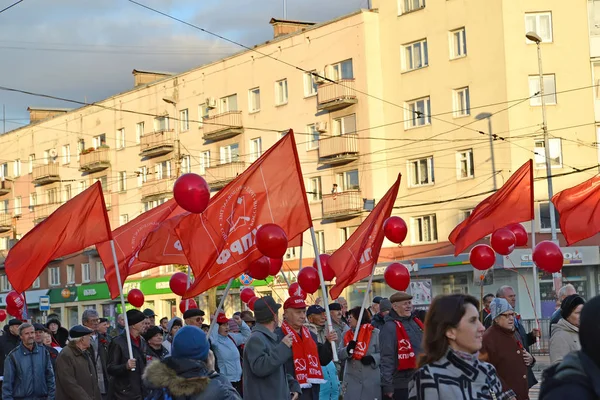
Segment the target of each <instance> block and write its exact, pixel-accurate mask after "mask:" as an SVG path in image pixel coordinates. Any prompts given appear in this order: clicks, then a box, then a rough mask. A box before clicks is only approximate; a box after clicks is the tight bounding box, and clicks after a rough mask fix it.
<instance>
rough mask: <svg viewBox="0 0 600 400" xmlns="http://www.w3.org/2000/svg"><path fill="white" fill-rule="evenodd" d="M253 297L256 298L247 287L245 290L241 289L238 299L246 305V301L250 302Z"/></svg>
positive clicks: (252, 291)
mask: <svg viewBox="0 0 600 400" xmlns="http://www.w3.org/2000/svg"><path fill="white" fill-rule="evenodd" d="M254 296H256V295H255V294H254V290H252V289H251V288H249V287H247V288H243V289H242V291H241V292H240V299H241V300H242V301H243V302H244V303H248V301H250V299H251V298H253V297H254Z"/></svg>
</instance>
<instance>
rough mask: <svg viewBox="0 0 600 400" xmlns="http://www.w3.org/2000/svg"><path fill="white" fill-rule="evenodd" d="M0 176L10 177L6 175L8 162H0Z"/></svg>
mask: <svg viewBox="0 0 600 400" xmlns="http://www.w3.org/2000/svg"><path fill="white" fill-rule="evenodd" d="M0 178H2V179H4V178H10V177H9V176H8V163H2V164H0Z"/></svg>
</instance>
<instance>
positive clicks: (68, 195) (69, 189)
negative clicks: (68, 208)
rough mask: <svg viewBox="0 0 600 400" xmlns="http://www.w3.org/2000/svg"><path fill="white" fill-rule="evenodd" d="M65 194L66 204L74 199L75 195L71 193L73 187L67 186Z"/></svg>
mask: <svg viewBox="0 0 600 400" xmlns="http://www.w3.org/2000/svg"><path fill="white" fill-rule="evenodd" d="M63 193H64V194H65V202H67V201H69V200H71V198H72V197H73V193H72V192H71V185H65V190H64V191H63Z"/></svg>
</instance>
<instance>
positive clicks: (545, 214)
mask: <svg viewBox="0 0 600 400" xmlns="http://www.w3.org/2000/svg"><path fill="white" fill-rule="evenodd" d="M559 219H560V214H559V213H558V210H557V209H556V207H554V221H556V229H557V230H560V225H559V224H558V221H559ZM551 228H552V227H551V225H550V204H548V202H547V201H546V202H543V203H540V229H547V230H550V229H551Z"/></svg>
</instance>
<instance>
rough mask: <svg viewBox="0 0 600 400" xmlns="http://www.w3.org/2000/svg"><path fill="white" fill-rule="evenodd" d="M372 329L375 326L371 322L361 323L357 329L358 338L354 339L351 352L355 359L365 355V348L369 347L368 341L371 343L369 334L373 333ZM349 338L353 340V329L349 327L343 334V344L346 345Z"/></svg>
mask: <svg viewBox="0 0 600 400" xmlns="http://www.w3.org/2000/svg"><path fill="white" fill-rule="evenodd" d="M373 329H375V327H374V326H373V325H371V324H362V325H361V326H360V329H359V330H358V338H357V339H356V347H355V348H354V353H353V354H352V358H354V359H355V360H360V359H361V358H363V357H364V356H366V355H367V350H368V349H369V343H371V334H372V333H373ZM351 340H354V331H353V330H352V329H350V330H349V331H347V332H346V334H345V335H344V345H346V346H348V343H350V341H351Z"/></svg>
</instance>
